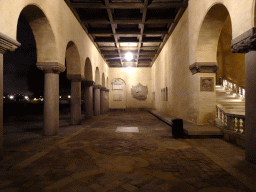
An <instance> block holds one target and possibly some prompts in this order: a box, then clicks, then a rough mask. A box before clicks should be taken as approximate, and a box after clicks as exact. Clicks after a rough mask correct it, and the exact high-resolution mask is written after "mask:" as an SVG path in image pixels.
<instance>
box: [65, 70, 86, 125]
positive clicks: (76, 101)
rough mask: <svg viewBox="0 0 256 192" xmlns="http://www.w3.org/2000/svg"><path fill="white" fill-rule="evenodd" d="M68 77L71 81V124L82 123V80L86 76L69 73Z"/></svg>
mask: <svg viewBox="0 0 256 192" xmlns="http://www.w3.org/2000/svg"><path fill="white" fill-rule="evenodd" d="M67 78H68V79H69V80H70V81H71V106H70V124H71V125H79V124H81V81H82V80H83V79H84V77H83V76H82V75H80V74H68V75H67Z"/></svg>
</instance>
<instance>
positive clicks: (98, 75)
mask: <svg viewBox="0 0 256 192" xmlns="http://www.w3.org/2000/svg"><path fill="white" fill-rule="evenodd" d="M95 84H96V85H100V84H101V82H100V70H99V68H98V67H96V70H95Z"/></svg>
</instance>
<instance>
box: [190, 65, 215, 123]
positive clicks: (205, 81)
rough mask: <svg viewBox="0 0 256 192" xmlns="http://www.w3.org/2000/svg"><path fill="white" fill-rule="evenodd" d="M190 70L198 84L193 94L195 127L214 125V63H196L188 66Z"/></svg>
mask: <svg viewBox="0 0 256 192" xmlns="http://www.w3.org/2000/svg"><path fill="white" fill-rule="evenodd" d="M189 68H190V70H191V72H192V74H193V75H195V81H196V83H197V84H198V86H197V90H195V94H196V95H197V97H196V99H198V101H197V102H196V103H197V106H196V107H197V119H196V122H195V123H196V124H197V125H214V124H215V116H216V93H215V82H216V74H215V72H216V70H217V64H216V63H214V62H196V63H194V64H192V65H190V67H189Z"/></svg>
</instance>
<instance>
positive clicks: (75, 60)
mask: <svg viewBox="0 0 256 192" xmlns="http://www.w3.org/2000/svg"><path fill="white" fill-rule="evenodd" d="M66 65H67V66H66V67H67V74H68V75H69V74H80V73H81V63H80V55H79V52H78V49H77V46H76V45H75V44H74V42H72V41H70V42H69V43H68V44H67V48H66Z"/></svg>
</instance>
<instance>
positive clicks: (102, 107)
mask: <svg viewBox="0 0 256 192" xmlns="http://www.w3.org/2000/svg"><path fill="white" fill-rule="evenodd" d="M105 90H106V87H101V88H100V114H103V113H104V112H105V109H106V106H105V103H106V102H105Z"/></svg>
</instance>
